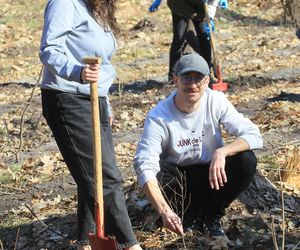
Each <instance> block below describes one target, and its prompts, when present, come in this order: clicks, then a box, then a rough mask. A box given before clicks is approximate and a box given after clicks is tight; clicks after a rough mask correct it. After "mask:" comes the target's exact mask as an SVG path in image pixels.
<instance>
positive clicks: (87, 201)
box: [42, 90, 137, 249]
mask: <svg viewBox="0 0 300 250" xmlns="http://www.w3.org/2000/svg"><path fill="white" fill-rule="evenodd" d="M99 104H100V120H101V125H100V126H101V144H102V168H103V195H104V197H103V198H104V224H105V233H106V235H111V236H115V237H116V239H117V242H118V244H119V246H120V249H122V248H125V247H128V246H132V245H134V244H136V243H137V240H136V238H135V235H134V232H133V230H132V226H131V222H130V219H129V216H128V213H127V210H126V204H125V198H124V195H123V192H122V181H123V180H122V175H121V172H120V170H119V168H118V166H117V163H116V158H115V152H114V147H113V141H112V132H111V128H110V125H109V117H108V109H107V102H106V98H105V97H100V98H99ZM42 105H43V115H44V117H45V118H46V121H47V123H48V125H49V127H50V129H51V131H52V133H53V135H54V137H55V140H56V143H57V145H58V147H59V150H60V152H61V154H62V156H63V158H64V160H65V162H66V164H67V166H68V169H69V170H70V173H71V175H72V176H73V178H74V180H75V182H76V184H77V187H78V240H79V241H87V240H88V233H89V232H93V231H94V217H95V205H94V198H95V191H94V169H93V149H92V145H93V144H92V117H91V102H90V99H89V97H88V96H83V95H75V94H70V93H64V92H59V91H52V90H42Z"/></svg>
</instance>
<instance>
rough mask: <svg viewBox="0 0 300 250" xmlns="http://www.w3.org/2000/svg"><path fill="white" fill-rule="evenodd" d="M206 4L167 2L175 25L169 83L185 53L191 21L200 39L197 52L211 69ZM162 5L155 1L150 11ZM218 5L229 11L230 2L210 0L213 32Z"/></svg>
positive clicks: (183, 0)
mask: <svg viewBox="0 0 300 250" xmlns="http://www.w3.org/2000/svg"><path fill="white" fill-rule="evenodd" d="M204 2H205V1H204V0H167V4H168V6H169V8H170V10H171V14H172V23H173V40H172V43H171V48H170V58H169V72H168V79H169V81H171V80H172V79H173V75H174V66H175V64H176V62H177V61H178V59H179V58H180V57H181V55H182V52H183V48H184V44H185V40H186V38H187V26H188V22H189V20H192V22H193V24H194V28H195V31H196V34H197V38H198V43H199V46H197V48H196V52H197V53H198V54H199V55H201V56H202V57H203V58H204V59H205V60H206V62H207V63H208V65H209V67H211V46H210V28H209V26H208V24H207V21H206V20H205V11H204ZM160 4H161V0H154V1H153V3H152V4H151V6H150V8H149V11H150V12H154V11H157V10H158V7H159V5H160ZM218 5H219V6H220V7H221V8H223V9H227V8H228V1H227V0H208V12H209V13H208V14H209V17H210V22H211V27H212V30H214V21H213V18H214V16H215V14H216V9H217V6H218Z"/></svg>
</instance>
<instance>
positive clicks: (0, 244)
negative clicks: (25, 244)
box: [0, 240, 4, 250]
mask: <svg viewBox="0 0 300 250" xmlns="http://www.w3.org/2000/svg"><path fill="white" fill-rule="evenodd" d="M0 247H1V250H4V247H3V244H2V240H0Z"/></svg>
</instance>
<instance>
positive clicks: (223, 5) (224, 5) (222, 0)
mask: <svg viewBox="0 0 300 250" xmlns="http://www.w3.org/2000/svg"><path fill="white" fill-rule="evenodd" d="M219 6H220V7H221V9H223V10H227V9H228V1H227V0H220V2H219Z"/></svg>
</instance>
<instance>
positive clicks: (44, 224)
mask: <svg viewBox="0 0 300 250" xmlns="http://www.w3.org/2000/svg"><path fill="white" fill-rule="evenodd" d="M24 206H25V207H26V208H27V209H28V210H29V211H30V213H31V214H32V215H33V216H34V217H35V218H36V219H37V220H38V221H39V222H40V223H41V224H42V225H43V226H44V227H45V228H46V229H47V230H49V231H51V232H52V233H55V234H56V235H58V236H61V237H63V238H64V239H65V238H66V236H64V235H62V234H61V233H58V232H56V231H55V230H53V229H52V228H50V227H49V226H48V225H47V224H46V223H44V222H43V221H41V220H40V218H39V217H38V216H37V215H36V214H35V213H34V212H33V211H32V209H31V208H30V207H29V206H28V205H27V204H24Z"/></svg>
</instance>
